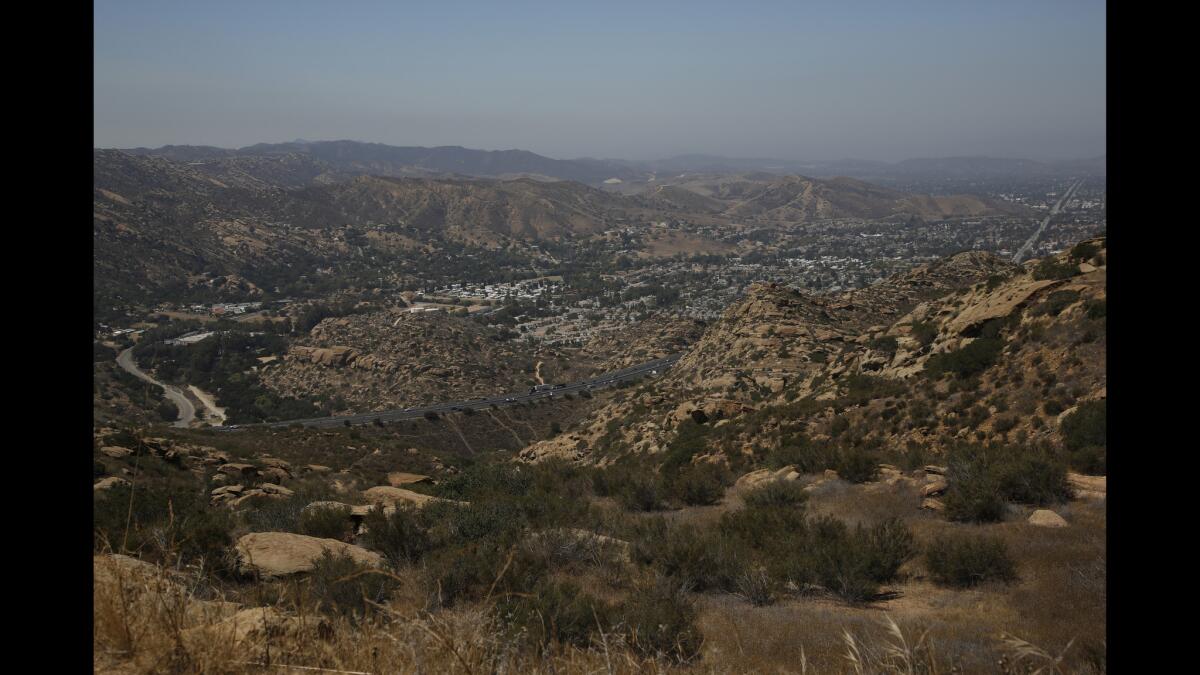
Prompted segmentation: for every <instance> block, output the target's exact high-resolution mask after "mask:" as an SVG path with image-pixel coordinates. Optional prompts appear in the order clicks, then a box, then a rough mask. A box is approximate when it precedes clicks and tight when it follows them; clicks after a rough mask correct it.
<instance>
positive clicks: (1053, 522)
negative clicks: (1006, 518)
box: [1029, 509, 1067, 527]
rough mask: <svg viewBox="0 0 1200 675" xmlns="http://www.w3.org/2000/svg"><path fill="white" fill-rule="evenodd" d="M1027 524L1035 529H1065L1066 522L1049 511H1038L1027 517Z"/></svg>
mask: <svg viewBox="0 0 1200 675" xmlns="http://www.w3.org/2000/svg"><path fill="white" fill-rule="evenodd" d="M1029 524H1030V525H1036V526H1037V527H1066V526H1067V521H1066V520H1064V519H1063V517H1062V516H1060V515H1058V514H1057V513H1055V512H1053V511H1051V510H1050V509H1038V510H1037V511H1034V512H1033V513H1032V514H1030V515H1029Z"/></svg>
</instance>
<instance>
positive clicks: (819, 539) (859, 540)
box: [773, 516, 915, 602]
mask: <svg viewBox="0 0 1200 675" xmlns="http://www.w3.org/2000/svg"><path fill="white" fill-rule="evenodd" d="M914 554H915V546H914V544H913V541H912V535H911V533H909V532H908V529H907V528H906V527H905V526H904V525H903V524H902V523H900V522H899V521H894V520H893V521H887V522H885V523H881V524H880V525H877V526H875V527H871V528H864V527H862V526H861V525H860V526H858V527H857V528H855V529H854V530H851V529H850V528H848V527H847V526H846V524H845V523H843V522H841V521H840V520H836V519H834V518H831V517H828V516H824V517H821V518H816V519H813V520H810V521H808V522H807V523H806V525H805V527H803V528H799V529H798V530H796V532H795V536H793V537H792V538H791V539H790V541H787V543H786V548H784V549H783V550H781V551H779V552H777V553H775V554H774V556H773V558H774V559H775V560H777V561H778V562H774V566H776V568H777V569H779V570H780V571H779V573H780V574H781V575H782V576H785V577H786V578H787V579H789V580H791V581H792V582H794V583H796V584H797V585H801V586H803V585H812V584H815V585H817V586H820V587H822V588H824V589H825V590H827V591H829V592H831V593H833V594H835V595H837V596H839V597H841V598H842V599H844V600H847V601H849V602H863V601H866V600H869V599H871V598H872V597H874V596H875V595H877V594H878V592H879V584H881V583H884V582H887V581H890V580H891V579H892V578H894V576H895V574H896V571H897V570H898V569H899V568H900V565H902V564H903V563H904V562H905V561H907V560H908V559H910V558H911V557H912V556H913V555H914Z"/></svg>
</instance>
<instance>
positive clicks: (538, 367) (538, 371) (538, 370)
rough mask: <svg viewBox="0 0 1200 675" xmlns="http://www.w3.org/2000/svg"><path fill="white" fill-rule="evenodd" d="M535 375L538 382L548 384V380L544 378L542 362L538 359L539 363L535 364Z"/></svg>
mask: <svg viewBox="0 0 1200 675" xmlns="http://www.w3.org/2000/svg"><path fill="white" fill-rule="evenodd" d="M533 376H534V377H536V378H537V381H538V384H546V381H545V380H543V379H542V362H541V361H538V362H537V364H535V365H534V366H533Z"/></svg>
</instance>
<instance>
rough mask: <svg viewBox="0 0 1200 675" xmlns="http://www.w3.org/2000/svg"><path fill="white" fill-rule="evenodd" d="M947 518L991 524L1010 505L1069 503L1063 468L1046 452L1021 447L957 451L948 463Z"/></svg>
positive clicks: (972, 448) (978, 448) (967, 448)
mask: <svg viewBox="0 0 1200 675" xmlns="http://www.w3.org/2000/svg"><path fill="white" fill-rule="evenodd" d="M946 478H947V482H948V483H949V487H948V488H947V490H946V497H945V505H946V516H947V517H948V518H950V519H951V520H960V521H969V522H995V521H998V520H1001V519H1002V518H1003V517H1004V509H1005V503H1006V502H1008V501H1013V502H1019V503H1023V504H1033V505H1037V506H1045V505H1047V504H1052V503H1058V502H1062V501H1065V500H1067V499H1069V498H1070V496H1071V491H1070V486H1069V485H1068V484H1067V479H1066V466H1065V465H1064V464H1063V463H1062V462H1061V461H1060V460H1059V459H1058V458H1056V457H1053V456H1051V455H1050V454H1049V453H1047V452H1045V451H1043V450H1039V449H1035V448H1030V447H1025V446H999V445H992V446H986V447H985V446H960V447H957V448H954V449H953V450H952V451H951V453H950V457H949V460H948V464H947V472H946Z"/></svg>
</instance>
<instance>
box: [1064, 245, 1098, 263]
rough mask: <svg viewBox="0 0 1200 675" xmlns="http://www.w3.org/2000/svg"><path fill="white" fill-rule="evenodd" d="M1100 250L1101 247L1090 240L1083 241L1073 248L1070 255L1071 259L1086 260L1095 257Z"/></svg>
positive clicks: (1076, 260)
mask: <svg viewBox="0 0 1200 675" xmlns="http://www.w3.org/2000/svg"><path fill="white" fill-rule="evenodd" d="M1099 252H1100V247H1099V246H1097V245H1096V244H1095V243H1093V242H1090V241H1081V242H1079V243H1078V244H1075V246H1073V247H1072V248H1071V252H1070V253H1069V254H1068V255H1070V257H1071V260H1073V261H1075V262H1086V261H1088V260H1091V259H1092V258H1095V257H1096V254H1097V253H1099Z"/></svg>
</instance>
